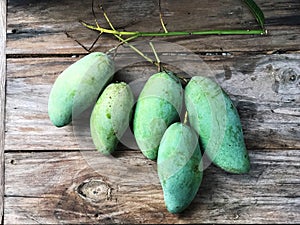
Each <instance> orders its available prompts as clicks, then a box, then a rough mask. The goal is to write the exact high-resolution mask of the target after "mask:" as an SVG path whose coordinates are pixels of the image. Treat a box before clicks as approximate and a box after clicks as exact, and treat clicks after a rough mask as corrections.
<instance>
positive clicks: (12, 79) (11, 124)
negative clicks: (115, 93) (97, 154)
mask: <svg viewBox="0 0 300 225" xmlns="http://www.w3.org/2000/svg"><path fill="white" fill-rule="evenodd" d="M175 57H176V54H175V55H174V54H173V55H172V59H173V58H175ZM180 57H181V58H182V57H184V56H180ZM124 58H125V59H126V55H125V56H124ZM203 59H204V61H205V63H204V64H205V66H209V67H210V68H211V71H210V72H211V74H209V75H210V76H212V78H214V79H215V80H216V81H217V82H219V84H220V85H221V86H222V87H223V88H224V89H225V90H226V91H227V92H228V93H229V95H230V97H231V98H232V99H233V101H234V103H235V105H236V106H237V108H238V110H239V113H240V116H241V121H242V124H243V128H244V133H245V140H246V144H247V147H248V148H249V149H256V148H259V149H262V148H266V149H281V148H290V149H298V148H300V143H299V137H300V133H299V132H300V131H299V124H300V117H299V115H300V108H299V106H300V104H299V102H300V99H299V98H300V97H299V96H300V95H299V88H297V87H298V82H299V79H298V78H296V79H295V80H294V81H293V82H292V81H290V76H292V75H293V74H289V73H287V74H286V70H288V71H289V69H291V70H293V71H295V72H296V74H299V71H300V66H299V56H298V55H292V54H290V55H271V56H265V55H255V56H241V55H229V56H204V57H203ZM76 60H77V58H71V57H70V58H18V59H8V78H7V108H6V111H7V114H6V142H5V150H6V151H11V150H17V151H24V150H25V151H28V150H30V151H31V150H33V151H34V150H53V149H55V150H74V149H91V148H93V146H92V145H90V144H89V145H87V146H86V145H85V144H86V142H83V143H81V141H82V140H84V139H85V138H88V137H89V136H87V135H88V134H86V133H84V134H82V136H80V135H77V134H78V133H76V132H77V131H78V129H79V130H80V129H81V128H85V127H87V126H88V124H89V121H88V119H89V118H88V117H86V119H87V120H86V124H85V125H86V126H83V127H81V125H80V124H78V123H75V124H74V126H71V125H70V126H66V127H64V128H56V127H54V126H53V125H52V124H51V122H50V120H49V118H48V115H47V102H48V96H49V92H50V90H51V86H52V85H53V83H54V81H55V79H56V77H57V76H58V75H59V73H60V72H61V71H62V70H63V69H64V68H66V67H67V66H68V65H70V64H71V63H73V62H74V61H76ZM173 63H174V64H175V65H176V64H177V65H181V64H180V61H178V62H177V61H176V60H174V61H173ZM185 63H190V67H192V69H193V70H196V73H199V74H201V75H205V72H202V70H201V68H199V65H198V63H199V61H197V60H196V61H195V62H193V61H190V62H188V61H185ZM200 64H201V63H200ZM202 66H203V65H202ZM200 67H201V65H200ZM175 69H176V68H175ZM155 70H156V68H155V67H151V66H149V65H147V64H145V63H144V64H139V65H134V66H131V67H130V66H129V67H126V68H124V69H123V70H120V71H119V72H118V73H117V74H116V77H115V79H116V80H124V81H127V82H128V83H131V82H134V81H136V80H137V79H141V78H146V77H149V76H150V75H151V74H152V73H154V72H155ZM177 70H178V68H177ZM198 70H199V71H200V72H198ZM74 134H75V136H74ZM89 140H90V139H89Z"/></svg>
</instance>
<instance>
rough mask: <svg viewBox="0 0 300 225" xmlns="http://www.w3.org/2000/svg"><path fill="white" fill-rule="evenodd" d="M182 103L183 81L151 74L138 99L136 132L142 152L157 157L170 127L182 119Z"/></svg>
mask: <svg viewBox="0 0 300 225" xmlns="http://www.w3.org/2000/svg"><path fill="white" fill-rule="evenodd" d="M182 102H183V90H182V86H181V83H180V80H179V79H178V78H177V77H176V76H175V75H173V74H172V73H171V72H160V73H157V74H154V75H152V76H151V77H150V78H149V79H148V81H147V82H146V84H145V86H144V87H143V89H142V92H141V93H140V96H139V98H138V101H137V104H136V109H135V114H134V122H133V130H134V136H135V139H136V141H137V144H138V146H139V148H140V149H141V151H142V153H143V154H144V155H145V156H146V157H147V158H149V159H152V160H154V159H156V158H157V151H158V146H159V143H160V141H161V138H162V136H163V134H164V132H165V130H166V129H167V128H168V126H169V125H170V124H172V123H173V122H175V121H177V120H179V114H180V112H181V108H182Z"/></svg>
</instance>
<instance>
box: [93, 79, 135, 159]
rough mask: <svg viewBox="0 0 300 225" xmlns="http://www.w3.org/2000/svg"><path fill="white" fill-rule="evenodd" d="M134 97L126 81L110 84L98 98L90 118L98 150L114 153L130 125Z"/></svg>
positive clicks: (104, 152)
mask: <svg viewBox="0 0 300 225" xmlns="http://www.w3.org/2000/svg"><path fill="white" fill-rule="evenodd" d="M133 105H134V97H133V93H132V91H131V89H130V87H129V86H128V85H127V84H126V83H124V82H121V83H112V84H110V85H108V86H107V87H106V88H105V89H104V91H103V93H102V94H101V96H100V98H99V99H98V101H97V103H96V105H95V106H94V109H93V111H92V115H91V118H90V130H91V136H92V139H93V142H94V145H95V146H96V148H97V150H98V151H100V152H102V153H103V154H104V155H108V154H110V153H112V152H113V151H114V150H115V148H116V146H117V144H118V142H119V140H120V138H121V137H122V136H123V134H124V132H125V131H126V129H127V128H128V126H129V121H130V119H131V116H132V107H133Z"/></svg>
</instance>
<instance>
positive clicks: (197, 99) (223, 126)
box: [185, 76, 250, 174]
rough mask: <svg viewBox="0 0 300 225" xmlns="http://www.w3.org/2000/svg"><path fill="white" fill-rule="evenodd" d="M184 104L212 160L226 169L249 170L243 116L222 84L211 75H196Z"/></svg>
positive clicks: (241, 171)
mask: <svg viewBox="0 0 300 225" xmlns="http://www.w3.org/2000/svg"><path fill="white" fill-rule="evenodd" d="M185 104H186V108H187V111H188V117H189V122H190V124H191V126H192V127H193V128H194V129H195V130H196V131H197V133H198V134H199V136H200V141H201V144H202V147H203V148H204V150H205V153H206V154H207V156H208V157H209V158H210V160H211V161H212V162H213V163H214V164H215V165H217V166H219V167H220V168H222V169H224V170H225V171H227V172H231V173H237V174H240V173H247V172H249V170H250V161H249V156H248V152H247V149H246V146H245V142H244V137H243V131H242V125H241V122H240V118H239V115H238V112H237V110H236V108H235V107H234V105H233V103H232V101H231V100H230V98H229V96H228V95H227V94H226V93H225V92H224V91H223V90H222V89H221V87H220V86H219V85H218V84H217V83H216V82H214V81H212V80H211V79H209V78H206V77H201V76H195V77H193V78H192V79H191V80H190V81H189V83H188V84H187V86H186V88H185Z"/></svg>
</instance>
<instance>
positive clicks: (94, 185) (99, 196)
mask: <svg viewBox="0 0 300 225" xmlns="http://www.w3.org/2000/svg"><path fill="white" fill-rule="evenodd" d="M76 192H77V193H78V195H79V196H80V197H81V198H83V199H85V200H89V201H92V202H101V201H105V200H111V198H112V196H111V194H112V188H111V187H110V185H109V184H108V183H106V182H105V181H103V180H98V179H89V180H86V181H84V182H82V183H81V184H80V185H79V186H78V187H77V188H76Z"/></svg>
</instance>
